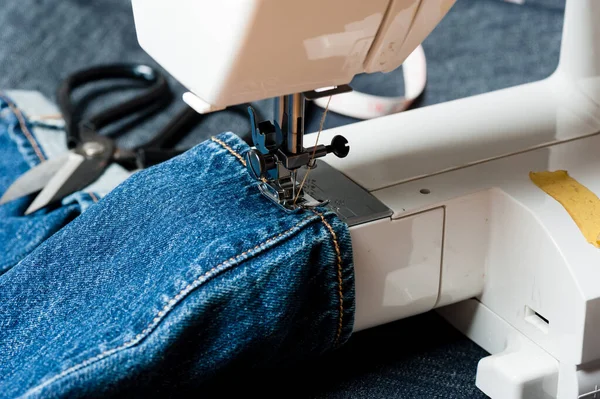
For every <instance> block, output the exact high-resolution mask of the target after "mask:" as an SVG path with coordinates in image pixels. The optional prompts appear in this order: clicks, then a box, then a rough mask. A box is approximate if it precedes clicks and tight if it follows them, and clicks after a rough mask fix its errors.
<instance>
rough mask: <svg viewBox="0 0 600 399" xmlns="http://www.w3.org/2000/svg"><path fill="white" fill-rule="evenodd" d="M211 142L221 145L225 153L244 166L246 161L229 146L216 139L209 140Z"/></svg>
mask: <svg viewBox="0 0 600 399" xmlns="http://www.w3.org/2000/svg"><path fill="white" fill-rule="evenodd" d="M210 139H211V140H212V141H214V142H215V143H218V144H220V145H221V147H223V148H225V149H226V150H227V151H229V152H230V153H231V155H233V156H234V157H236V158H237V159H238V161H240V162H241V163H242V165H244V166H246V161H245V160H244V158H243V157H242V156H241V155H240V154H239V153H238V152H237V151H236V150H234V149H233V148H231V147H230V146H228V145H227V143H225V142H224V141H222V140H219V139H218V138H216V137H211V138H210Z"/></svg>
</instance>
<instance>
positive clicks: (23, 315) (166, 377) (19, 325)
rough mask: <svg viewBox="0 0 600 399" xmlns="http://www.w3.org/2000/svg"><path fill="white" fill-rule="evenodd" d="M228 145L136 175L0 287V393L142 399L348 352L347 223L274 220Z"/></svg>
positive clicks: (311, 214) (294, 216)
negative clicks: (215, 378) (341, 349)
mask: <svg viewBox="0 0 600 399" xmlns="http://www.w3.org/2000/svg"><path fill="white" fill-rule="evenodd" d="M247 150H248V146H247V145H246V144H245V143H244V142H243V141H242V140H241V139H239V138H238V137H237V136H235V135H233V134H231V133H228V134H222V135H219V136H218V137H217V138H215V139H214V140H209V141H207V142H204V143H202V144H200V145H198V146H196V147H195V148H193V149H192V150H190V151H188V152H186V153H185V154H184V155H182V156H180V157H177V158H174V159H172V160H171V161H168V162H165V163H163V164H161V165H158V166H156V167H153V168H150V169H147V170H144V171H141V172H138V173H136V174H134V175H133V176H132V177H130V178H129V179H128V180H126V181H125V182H124V183H123V184H121V185H120V186H118V187H117V188H116V189H115V190H113V191H112V192H111V193H109V194H108V195H107V196H106V197H104V198H103V199H102V201H100V202H98V203H97V204H96V205H94V206H92V207H90V208H89V209H88V210H87V211H86V212H84V213H83V214H81V215H80V216H79V217H77V218H76V219H75V220H73V221H72V222H71V223H69V224H68V225H67V226H66V227H65V228H63V229H61V230H60V231H58V232H57V233H55V234H54V235H53V236H52V237H50V238H49V239H47V240H46V241H45V242H44V243H43V244H42V245H40V246H39V247H38V248H36V249H35V250H34V251H33V252H32V253H31V254H30V255H29V256H27V257H26V258H25V259H23V260H22V261H21V262H19V263H18V264H17V265H16V266H14V267H13V268H12V269H10V270H9V271H8V272H6V273H5V274H4V275H3V276H2V277H1V278H0V397H6V398H12V397H20V396H23V397H31V398H33V397H44V398H47V397H68V398H72V397H84V396H104V395H112V394H117V393H118V394H124V395H127V396H139V397H144V396H147V395H150V394H151V393H152V394H163V395H164V394H169V395H173V394H176V393H181V392H185V391H186V390H187V389H193V388H199V387H201V386H202V384H203V383H204V382H206V381H208V380H209V379H210V378H211V377H213V376H222V375H230V373H233V372H234V371H238V372H243V371H247V370H248V369H250V368H263V367H275V366H278V365H285V364H289V363H290V362H292V361H297V360H298V359H301V358H305V357H311V356H317V355H321V354H324V353H326V352H328V351H329V350H331V349H333V348H336V347H338V346H339V345H341V344H342V343H344V342H345V341H346V340H347V339H348V338H349V336H350V334H351V331H352V326H353V314H354V285H353V284H354V282H353V264H352V252H351V241H350V235H349V231H348V228H347V226H346V225H345V224H344V223H342V222H341V221H340V220H339V219H338V218H337V217H336V215H335V214H333V213H331V212H329V211H326V210H324V209H318V210H316V211H310V210H299V211H296V212H292V213H287V212H284V211H283V210H280V209H279V208H278V207H277V206H275V205H274V204H273V203H272V202H270V201H269V200H268V199H266V198H265V197H264V196H263V195H262V194H260V193H259V191H258V189H257V187H256V186H255V181H254V180H253V179H251V178H250V177H249V175H248V173H247V171H246V169H245V167H244V166H243V165H242V158H241V157H240V154H243V153H244V152H245V151H247Z"/></svg>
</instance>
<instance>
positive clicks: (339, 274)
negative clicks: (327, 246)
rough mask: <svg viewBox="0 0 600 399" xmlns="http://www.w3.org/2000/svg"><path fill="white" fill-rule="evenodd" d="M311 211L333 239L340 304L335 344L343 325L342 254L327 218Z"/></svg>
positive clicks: (337, 341)
mask: <svg viewBox="0 0 600 399" xmlns="http://www.w3.org/2000/svg"><path fill="white" fill-rule="evenodd" d="M311 212H313V213H314V214H316V215H318V216H319V217H320V218H321V221H322V222H323V224H324V225H325V227H327V230H329V234H331V238H332V239H333V248H334V249H335V254H336V257H337V279H338V294H339V298H340V306H339V310H340V317H339V320H338V328H337V333H336V335H335V345H336V346H337V344H338V343H339V340H340V336H341V335H342V326H343V318H344V292H343V290H342V285H343V282H342V254H341V252H340V246H339V244H338V240H337V235H336V234H335V231H334V230H333V227H331V225H330V224H329V223H328V222H327V220H325V216H323V214H322V213H319V212H317V211H315V210H312V209H311Z"/></svg>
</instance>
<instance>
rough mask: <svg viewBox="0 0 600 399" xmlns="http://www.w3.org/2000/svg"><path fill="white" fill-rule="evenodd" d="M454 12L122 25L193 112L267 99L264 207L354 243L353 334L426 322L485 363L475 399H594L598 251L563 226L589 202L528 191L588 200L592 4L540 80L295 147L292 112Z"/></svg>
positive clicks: (204, 4) (300, 12)
mask: <svg viewBox="0 0 600 399" xmlns="http://www.w3.org/2000/svg"><path fill="white" fill-rule="evenodd" d="M453 3H454V1H453V0H421V1H419V0H369V1H364V0H305V1H292V0H222V1H219V2H213V1H210V2H209V1H202V0H171V1H164V0H133V10H134V16H135V23H136V29H137V32H138V36H139V41H140V44H141V45H142V47H143V48H144V49H145V50H146V51H147V52H148V53H149V54H150V55H151V56H152V57H154V58H155V59H156V60H157V61H158V62H159V63H161V64H162V65H163V66H164V67H165V68H166V69H167V70H168V71H169V72H170V73H171V74H172V75H173V76H174V77H175V78H176V79H178V80H179V81H180V82H181V83H182V84H183V85H185V86H186V87H187V88H188V89H189V92H188V93H186V94H185V96H184V100H185V101H186V102H187V103H188V104H189V105H190V106H191V107H193V108H194V109H196V110H197V111H198V112H200V113H205V112H212V111H216V110H220V109H224V108H226V107H227V106H230V105H234V104H241V103H247V102H251V101H256V100H260V99H264V98H272V97H274V98H277V101H276V110H275V112H274V115H275V118H274V120H273V121H254V122H255V123H254V126H255V131H254V134H253V138H254V141H255V144H256V149H255V150H254V151H252V152H251V153H250V154H249V155H248V156H247V161H248V165H249V172H250V173H251V174H252V175H253V176H255V177H256V178H257V179H258V180H259V181H260V185H261V190H262V191H263V192H264V194H265V195H266V196H267V197H268V198H270V199H271V200H272V201H274V202H275V203H276V204H277V205H278V206H281V207H283V208H284V209H293V208H295V207H298V206H313V205H314V204H327V206H329V207H331V208H332V209H334V210H335V211H336V212H338V214H339V215H340V217H342V218H343V219H344V220H346V221H347V223H348V224H349V225H350V231H351V235H352V242H353V251H354V261H355V270H356V322H355V330H356V331H359V330H363V329H366V328H370V327H373V326H377V325H380V324H383V323H387V322H390V321H393V320H398V319H402V318H405V317H409V316H412V315H415V314H418V313H422V312H427V311H430V310H432V309H437V311H438V312H439V313H440V314H441V315H442V316H443V317H445V318H446V319H447V320H448V321H449V322H450V323H452V324H453V325H454V326H455V327H457V328H458V329H459V330H461V331H462V332H463V333H464V334H466V335H467V336H468V337H469V338H470V339H472V340H473V341H474V342H476V343H477V344H478V345H480V346H481V347H482V348H484V349H485V350H487V351H488V352H489V353H490V354H491V355H490V356H488V357H486V358H484V359H482V360H481V361H480V363H479V366H478V370H477V380H476V384H477V386H478V387H479V388H480V389H481V390H482V391H483V392H484V393H486V394H487V395H488V396H490V397H492V398H509V399H513V398H528V399H532V398H569V399H570V398H590V399H591V398H596V397H600V389H599V387H600V336H599V335H598V334H599V332H600V250H599V249H598V248H597V247H595V246H594V245H592V244H593V243H590V242H588V241H586V238H585V237H584V235H583V234H582V230H580V228H578V224H576V223H575V221H574V217H573V216H572V215H574V214H576V213H577V212H581V211H582V208H584V209H583V211H584V212H585V211H588V213H590V214H592V215H593V214H594V209H592V208H593V207H594V202H593V199H589V203H588V204H587V205H586V204H584V203H583V202H581V201H579V202H578V199H577V195H575V196H574V197H573V198H571V200H572V203H571V205H572V206H574V207H575V208H576V209H575V208H573V209H569V208H568V206H569V204H567V205H565V206H563V205H561V203H559V202H558V200H556V199H555V197H553V196H551V195H550V194H549V193H548V192H546V191H545V190H543V189H542V188H541V186H539V185H536V184H534V181H533V179H532V177H531V176H530V172H544V171H556V170H566V171H568V173H569V175H570V176H571V177H572V178H574V179H575V180H576V182H577V183H579V184H581V187H586V188H587V189H589V190H590V191H591V192H593V193H596V194H600V179H598V178H597V176H598V172H597V171H598V170H600V157H599V156H598V149H600V135H599V134H598V132H599V131H600V79H598V77H599V76H600V28H598V27H597V26H598V25H597V20H598V18H599V17H600V3H599V2H597V1H593V0H569V1H568V3H567V9H566V14H565V24H564V32H563V39H562V48H561V58H560V63H559V67H558V68H557V70H556V72H555V73H554V74H553V75H552V76H550V77H549V78H547V79H544V80H542V81H539V82H535V83H531V84H526V85H522V86H517V87H512V88H508V89H505V90H500V91H497V92H492V93H487V94H483V95H478V96H475V97H470V98H464V99H460V100H457V101H452V102H448V103H443V104H438V105H435V106H430V107H425V108H420V109H415V110H411V111H408V112H403V113H398V114H392V115H389V116H384V117H380V118H375V119H371V120H366V121H364V122H360V123H356V124H353V125H348V126H343V127H339V128H335V129H330V130H326V131H324V132H323V133H322V134H321V135H320V137H319V142H318V143H316V144H315V147H308V148H306V147H305V146H304V143H310V144H311V145H313V144H314V143H315V139H316V137H315V136H316V135H315V134H314V133H313V134H307V135H305V134H304V128H303V125H304V122H303V110H304V102H305V101H323V99H327V98H329V96H333V97H332V99H335V98H336V96H342V95H344V94H345V93H347V92H348V91H349V90H350V88H349V87H348V86H347V85H348V83H349V82H350V81H351V80H352V78H353V77H354V76H355V75H356V74H359V73H373V72H379V71H383V72H387V71H391V70H394V69H396V68H398V67H399V66H400V65H401V64H402V62H403V61H404V60H405V59H406V58H407V57H408V56H409V54H411V53H412V52H413V50H415V48H417V46H418V45H419V44H420V43H421V42H422V41H423V40H424V39H425V38H426V36H427V35H428V34H429V33H430V32H431V31H432V30H433V28H434V27H435V26H436V25H437V24H438V22H439V21H440V20H441V19H442V18H443V16H444V15H445V14H446V13H447V11H448V10H449V9H450V7H451V6H452V5H453ZM449 78H450V77H449ZM332 101H333V100H332ZM375 105H376V104H375ZM250 114H251V116H252V113H250ZM331 153H332V154H331ZM313 154H314V157H315V158H319V159H318V161H312V155H313ZM327 154H330V155H327ZM315 166H316V167H315ZM308 170H310V175H309V176H308V178H306V182H305V185H304V187H302V188H300V186H301V183H302V180H303V178H304V176H305V175H306V173H307V171H308ZM576 191H577V190H576ZM577 207H578V208H577ZM586 207H587V208H586ZM566 208H567V209H566ZM588 208H589V209H588ZM599 210H600V208H599ZM596 221H597V219H596ZM592 222H593V220H592ZM597 232H598V233H600V231H597ZM404 344H405V343H403V342H398V345H404Z"/></svg>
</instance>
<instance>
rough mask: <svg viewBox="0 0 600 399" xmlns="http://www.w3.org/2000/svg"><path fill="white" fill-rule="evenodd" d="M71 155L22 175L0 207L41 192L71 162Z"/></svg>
mask: <svg viewBox="0 0 600 399" xmlns="http://www.w3.org/2000/svg"><path fill="white" fill-rule="evenodd" d="M69 155H70V154H68V153H67V154H64V155H62V156H60V157H57V158H52V159H50V160H47V161H44V162H42V163H41V164H39V165H37V166H35V167H33V168H31V169H30V170H28V171H27V172H26V173H24V174H22V175H21V176H20V177H19V178H18V179H17V180H15V181H14V182H13V184H11V185H10V187H9V188H8V190H6V192H5V193H4V195H3V196H2V198H0V205H2V204H5V203H7V202H9V201H13V200H16V199H17V198H21V197H24V196H26V195H29V194H33V193H35V192H38V191H40V190H41V189H42V188H44V186H45V185H46V184H47V183H48V180H50V179H51V178H52V176H53V175H54V174H55V173H56V172H57V171H58V170H59V169H60V168H62V167H63V165H64V164H65V163H67V162H68V161H69Z"/></svg>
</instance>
